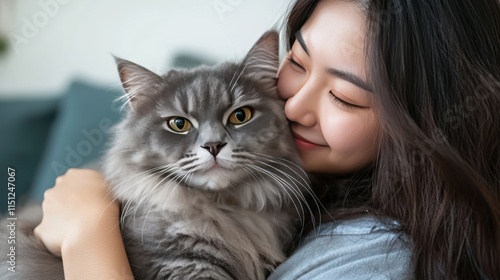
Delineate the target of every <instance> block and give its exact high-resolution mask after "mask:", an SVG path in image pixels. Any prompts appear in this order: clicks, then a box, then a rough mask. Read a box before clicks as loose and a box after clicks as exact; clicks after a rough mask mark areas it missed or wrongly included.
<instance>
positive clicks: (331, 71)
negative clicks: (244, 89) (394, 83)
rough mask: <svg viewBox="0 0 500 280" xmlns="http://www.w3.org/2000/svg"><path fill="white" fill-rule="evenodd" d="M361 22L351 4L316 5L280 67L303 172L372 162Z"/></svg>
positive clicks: (374, 122) (373, 128)
mask: <svg viewBox="0 0 500 280" xmlns="http://www.w3.org/2000/svg"><path fill="white" fill-rule="evenodd" d="M365 20H366V19H365V16H364V14H363V13H362V11H361V10H360V8H359V7H358V6H357V5H356V4H354V3H352V2H349V1H322V2H320V3H319V4H318V6H317V7H316V9H315V11H314V12H313V13H312V15H311V17H310V18H309V19H308V20H307V22H306V23H305V24H304V26H303V27H302V29H301V30H300V31H299V32H298V33H297V34H296V35H297V40H295V42H294V44H293V46H292V48H291V51H290V52H289V54H288V56H287V59H285V61H284V62H283V64H282V65H281V68H280V73H279V80H278V90H279V94H280V96H281V97H282V98H283V99H285V100H287V101H286V105H285V113H286V116H287V118H288V119H289V120H290V121H291V127H292V131H293V134H294V136H295V140H296V144H297V146H298V149H299V152H300V156H301V158H302V160H303V162H304V165H305V168H306V169H307V170H308V171H311V172H328V173H339V174H340V173H349V172H353V171H356V170H358V169H360V168H362V167H364V166H366V165H368V164H370V163H371V162H373V161H374V160H375V158H376V155H377V149H378V145H377V143H378V135H379V132H380V124H379V120H378V118H377V115H376V114H375V113H374V110H373V109H372V95H373V93H372V92H371V91H370V84H369V83H368V82H367V80H366V77H367V75H366V65H365V56H364V53H365V52H364V34H365Z"/></svg>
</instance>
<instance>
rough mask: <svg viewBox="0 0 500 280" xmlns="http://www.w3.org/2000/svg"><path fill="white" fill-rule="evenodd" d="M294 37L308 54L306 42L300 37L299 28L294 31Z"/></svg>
mask: <svg viewBox="0 0 500 280" xmlns="http://www.w3.org/2000/svg"><path fill="white" fill-rule="evenodd" d="M295 38H296V39H297V42H299V44H300V46H301V47H302V49H303V50H304V51H305V52H306V54H307V55H308V56H309V50H308V49H307V46H306V42H305V41H304V38H303V37H302V32H301V31H300V30H299V31H297V32H296V33H295Z"/></svg>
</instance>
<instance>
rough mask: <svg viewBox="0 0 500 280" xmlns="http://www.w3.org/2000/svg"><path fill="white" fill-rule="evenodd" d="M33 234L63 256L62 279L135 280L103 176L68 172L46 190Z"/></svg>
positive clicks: (82, 171) (117, 217) (114, 204)
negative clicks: (38, 221)
mask: <svg viewBox="0 0 500 280" xmlns="http://www.w3.org/2000/svg"><path fill="white" fill-rule="evenodd" d="M42 208H43V220H42V222H41V223H40V225H39V226H38V227H36V228H35V234H36V235H37V236H38V237H39V238H40V239H41V240H42V242H43V243H44V244H45V246H46V247H47V248H48V249H49V251H51V252H52V253H53V254H55V255H59V256H62V259H63V265H64V275H65V279H70V280H72V279H133V276H132V272H131V269H130V265H129V263H128V259H127V255H126V252H125V247H124V245H123V240H122V237H121V233H120V227H119V215H120V206H119V204H118V202H116V200H114V198H113V197H112V195H111V194H110V193H109V190H108V188H107V186H106V183H105V182H104V178H103V177H102V175H101V174H100V173H98V172H96V171H93V170H80V169H70V170H68V172H67V173H66V174H65V175H63V176H61V177H59V178H57V180H56V185H55V186H54V187H53V188H51V189H49V190H47V191H46V192H45V196H44V201H43V204H42Z"/></svg>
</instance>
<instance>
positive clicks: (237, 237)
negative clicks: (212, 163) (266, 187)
mask: <svg viewBox="0 0 500 280" xmlns="http://www.w3.org/2000/svg"><path fill="white" fill-rule="evenodd" d="M151 183H153V182H151ZM164 197H166V198H167V199H164V200H163V201H161V202H159V201H154V202H153V203H151V202H152V201H148V203H146V204H148V205H151V207H149V208H146V207H135V206H136V203H134V202H129V203H127V201H123V205H124V207H123V209H122V210H123V212H122V217H123V220H122V224H121V226H122V232H123V233H124V234H123V237H124V242H125V245H126V248H127V254H128V256H129V259H130V261H131V263H132V264H133V265H134V266H135V267H134V266H133V267H132V269H133V270H134V275H135V276H136V277H138V278H139V279H146V278H144V277H148V276H147V275H152V274H153V275H163V276H165V277H166V276H168V277H171V276H172V275H171V273H182V272H181V271H182V270H188V269H187V268H189V267H191V268H192V269H197V270H200V267H202V266H206V267H207V269H212V268H213V267H218V268H223V272H224V273H225V274H226V275H219V277H221V278H220V279H263V277H264V275H263V274H262V272H263V271H269V270H272V268H273V267H274V266H275V265H276V264H278V263H280V262H282V261H283V260H284V258H285V256H284V254H283V250H282V249H283V246H284V244H285V242H286V241H289V240H284V238H285V236H288V237H289V236H290V235H289V233H290V231H291V228H290V223H289V222H287V221H289V220H290V216H289V215H288V214H287V213H286V212H285V211H266V210H261V211H255V209H245V208H243V207H241V205H232V204H231V203H232V202H231V200H230V199H228V201H224V198H216V197H214V196H210V195H207V194H206V193H201V192H199V191H197V190H190V189H188V188H186V187H183V186H179V187H177V188H173V190H170V195H168V196H164ZM157 203H159V204H157ZM242 264H244V265H242ZM145 267H147V268H149V269H146V270H145V269H144V268H145ZM148 270H149V271H148ZM152 271H154V273H151V272H152ZM144 272H147V273H145V274H144V275H141V273H144ZM137 274H138V275H137ZM252 275H253V277H252ZM180 276H181V277H182V274H180ZM157 278H159V277H157Z"/></svg>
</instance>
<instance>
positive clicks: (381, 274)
mask: <svg viewBox="0 0 500 280" xmlns="http://www.w3.org/2000/svg"><path fill="white" fill-rule="evenodd" d="M448 2H449V1H440V0H420V1H405V0H392V1H388V0H352V1H350V0H323V1H318V0H316V1H313V0H297V1H296V2H295V3H294V5H293V7H292V8H291V11H290V14H289V17H288V21H287V37H288V43H289V47H290V52H289V53H288V54H287V57H286V59H285V60H284V62H283V64H282V67H281V69H280V73H279V81H278V89H279V92H280V96H281V97H282V98H284V99H286V100H287V102H286V107H285V111H286V115H287V117H288V119H289V120H290V122H291V128H292V131H293V133H294V136H295V137H296V143H297V146H298V148H299V151H300V154H301V158H302V160H303V162H304V164H305V167H306V169H307V170H308V171H310V172H311V173H315V174H316V175H317V176H316V177H317V178H318V180H316V187H317V189H318V196H320V197H321V199H322V202H323V204H324V205H326V206H327V207H328V208H327V209H328V212H325V213H324V215H323V219H322V224H321V225H319V228H317V229H316V231H314V232H310V233H309V234H308V235H306V236H305V237H304V239H303V240H302V243H301V244H300V246H299V247H298V248H297V250H296V251H295V252H294V253H293V254H292V255H291V257H290V258H289V260H287V261H286V262H285V263H283V264H282V265H281V266H279V267H278V268H277V270H276V271H275V272H274V273H273V274H272V275H271V276H270V278H271V279H368V278H369V279H376V278H382V279H387V278H396V279H405V278H416V279H500V257H499V252H500V142H499V140H498V139H499V138H500V121H499V114H500V3H499V2H498V1H497V0H456V1H453V3H451V2H450V3H448ZM89 188H90V189H89ZM106 194H107V188H106V185H105V184H104V181H103V179H102V177H101V175H100V174H98V173H96V172H94V171H88V170H70V171H68V173H67V174H65V175H64V176H62V177H59V178H58V180H57V181H56V186H55V187H54V188H53V189H50V190H48V191H47V192H46V195H45V200H44V203H43V207H44V219H43V221H42V223H41V224H40V226H39V227H37V228H36V230H35V233H36V234H37V235H38V236H39V237H40V238H41V239H42V240H43V242H44V243H45V244H46V245H47V247H48V248H50V250H52V251H53V252H54V253H56V254H61V255H62V257H63V260H64V267H65V273H66V277H67V279H89V278H92V279H109V278H110V277H115V278H123V279H126V277H127V276H129V277H131V276H130V275H131V273H130V267H129V265H128V261H127V258H126V254H125V251H124V248H123V243H122V241H121V237H120V232H119V228H118V227H116V225H117V221H118V213H119V206H118V205H117V204H116V203H112V198H111V197H109V196H106ZM97 223H98V224H97ZM89 224H92V225H95V226H94V227H89V226H88V225H89ZM82 264H85V266H83V265H82Z"/></svg>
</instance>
